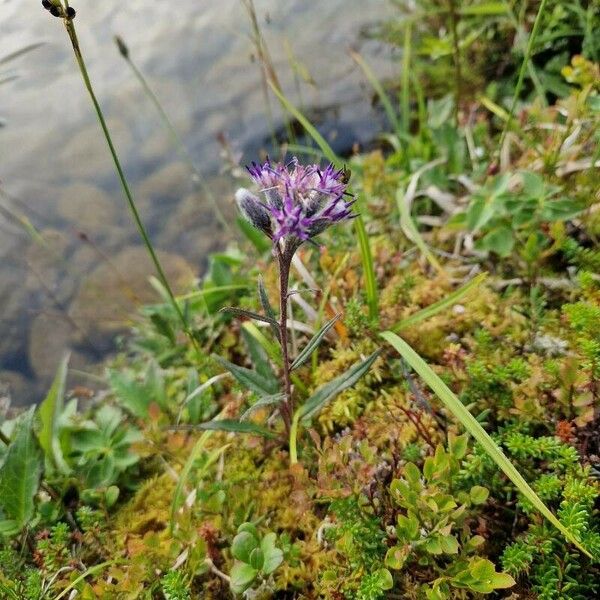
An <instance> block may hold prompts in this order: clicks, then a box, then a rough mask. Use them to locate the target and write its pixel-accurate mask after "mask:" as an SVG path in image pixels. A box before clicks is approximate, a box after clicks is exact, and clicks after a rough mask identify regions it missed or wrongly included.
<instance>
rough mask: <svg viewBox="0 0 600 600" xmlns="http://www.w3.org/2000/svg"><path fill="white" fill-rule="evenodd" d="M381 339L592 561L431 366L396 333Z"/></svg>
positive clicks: (510, 477)
mask: <svg viewBox="0 0 600 600" xmlns="http://www.w3.org/2000/svg"><path fill="white" fill-rule="evenodd" d="M381 337H382V338H383V339H384V340H385V341H386V342H388V344H390V345H391V346H392V347H393V348H394V349H395V350H397V352H398V353H399V354H400V355H401V356H402V358H404V360H405V361H406V362H407V363H408V364H409V365H410V366H411V367H412V368H413V369H414V370H415V372H416V373H418V375H419V376H420V377H421V378H422V379H423V381H425V383H426V384H427V385H428V386H429V387H430V388H431V389H432V390H433V392H434V393H435V394H436V395H437V396H438V398H439V399H440V400H441V401H442V402H443V403H444V405H445V406H446V408H447V409H448V410H450V411H451V412H452V414H453V415H454V416H455V417H456V418H457V419H458V420H459V421H460V422H461V423H462V425H463V427H464V428H465V429H466V430H467V431H468V432H469V433H470V434H471V435H472V436H473V437H474V438H475V439H476V440H477V441H478V442H479V443H480V444H481V446H482V447H483V448H484V450H485V451H486V452H487V453H488V455H489V456H490V458H492V459H493V460H494V462H495V463H496V464H497V465H498V466H499V467H500V469H502V471H504V473H505V474H506V476H507V477H508V478H509V479H510V480H511V481H512V482H513V483H514V484H515V486H516V487H517V489H518V490H519V491H520V492H521V494H523V496H525V498H527V500H529V502H530V503H531V504H532V505H533V506H535V508H536V509H537V510H538V511H539V512H540V513H541V514H542V515H544V517H546V518H547V519H548V520H549V521H550V522H551V523H552V524H553V525H554V526H555V527H556V528H557V529H558V530H559V531H560V532H561V533H562V534H563V535H564V536H565V538H566V539H567V540H569V541H570V542H572V543H573V544H574V545H575V546H577V548H579V550H581V552H583V553H584V554H585V555H587V556H589V557H590V558H591V555H590V554H589V553H588V552H587V550H586V549H585V548H584V547H583V546H582V545H581V543H580V542H579V541H578V540H577V538H576V537H575V536H574V535H573V534H572V533H571V532H570V531H569V530H568V529H566V527H564V525H563V524H562V523H561V522H560V521H559V520H558V519H557V518H556V517H555V516H554V514H553V513H552V512H551V511H550V509H548V508H547V507H546V505H545V504H544V503H543V502H542V501H541V500H540V498H539V496H538V495H537V494H536V493H535V492H534V491H533V489H532V488H531V487H530V486H529V484H528V483H527V482H526V481H525V479H523V476H522V475H521V474H520V473H519V471H518V470H517V469H516V468H515V467H514V465H513V464H512V463H511V462H510V460H508V458H507V457H506V456H505V455H504V452H502V450H501V449H500V447H499V446H498V445H497V444H496V442H494V440H493V439H492V438H491V437H490V435H489V434H488V433H487V432H486V431H485V429H483V427H482V426H481V425H480V424H479V422H478V421H477V419H475V417H474V416H473V415H472V414H471V413H470V412H469V411H468V410H467V408H466V407H465V406H464V404H463V403H462V402H461V401H460V400H459V399H458V398H457V397H456V395H455V394H454V393H453V392H452V391H451V390H450V388H448V386H447V385H446V384H445V383H444V382H443V381H442V380H441V379H440V377H439V376H438V375H437V374H436V373H435V372H434V371H433V370H432V369H431V367H430V366H429V365H428V364H427V363H426V362H425V361H424V360H423V359H422V358H421V357H420V356H419V355H418V354H417V353H416V352H415V351H414V350H413V349H412V348H411V347H410V346H409V345H408V344H407V343H406V342H405V341H404V340H403V339H402V338H400V337H399V336H397V335H396V334H395V333H393V332H392V331H384V332H383V333H382V334H381Z"/></svg>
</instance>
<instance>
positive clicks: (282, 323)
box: [277, 249, 294, 434]
mask: <svg viewBox="0 0 600 600" xmlns="http://www.w3.org/2000/svg"><path fill="white" fill-rule="evenodd" d="M277 258H278V259H279V338H280V339H279V341H280V343H281V353H282V358H283V392H284V395H285V399H284V401H283V402H282V405H281V416H282V417H283V421H284V423H285V429H286V431H287V433H288V434H289V433H290V426H291V421H292V415H293V413H294V404H293V400H292V382H291V377H290V372H291V371H290V358H289V350H288V332H287V309H288V286H289V279H290V265H291V263H292V257H291V256H289V253H288V252H286V251H283V252H282V251H281V250H280V249H278V250H277Z"/></svg>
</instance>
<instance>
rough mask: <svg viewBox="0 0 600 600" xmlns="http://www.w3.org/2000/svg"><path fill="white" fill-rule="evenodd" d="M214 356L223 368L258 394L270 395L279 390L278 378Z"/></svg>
mask: <svg viewBox="0 0 600 600" xmlns="http://www.w3.org/2000/svg"><path fill="white" fill-rule="evenodd" d="M213 358H214V359H215V360H216V361H217V362H218V363H219V364H220V365H221V366H222V367H223V368H225V369H227V370H228V371H229V372H230V373H231V374H232V375H233V376H234V377H235V379H236V380H237V381H238V382H239V383H240V384H241V385H243V386H244V387H245V388H246V389H248V390H250V391H252V392H254V393H255V394H258V395H259V396H269V395H271V394H274V393H276V392H277V390H278V387H279V385H278V383H277V381H276V380H268V379H267V378H266V377H263V376H262V375H261V374H260V373H257V372H256V371H252V370H251V369H246V368H245V367H240V366H238V365H234V364H233V363H231V362H229V361H228V360H225V359H224V358H221V357H220V356H217V355H213Z"/></svg>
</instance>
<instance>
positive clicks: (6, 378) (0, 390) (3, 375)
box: [0, 370, 36, 407]
mask: <svg viewBox="0 0 600 600" xmlns="http://www.w3.org/2000/svg"><path fill="white" fill-rule="evenodd" d="M3 395H6V396H7V397H8V399H9V400H10V405H11V406H12V407H15V406H27V405H28V404H31V403H32V402H34V401H35V399H36V386H35V382H33V381H32V380H31V379H30V378H28V377H25V375H23V374H22V373H19V372H18V371H9V370H6V371H0V396H3Z"/></svg>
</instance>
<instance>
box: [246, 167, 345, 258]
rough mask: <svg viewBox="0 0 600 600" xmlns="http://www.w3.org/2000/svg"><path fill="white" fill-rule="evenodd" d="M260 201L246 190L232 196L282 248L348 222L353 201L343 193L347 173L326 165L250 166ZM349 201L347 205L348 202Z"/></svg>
mask: <svg viewBox="0 0 600 600" xmlns="http://www.w3.org/2000/svg"><path fill="white" fill-rule="evenodd" d="M247 169H248V172H249V173H250V175H251V177H252V179H254V181H255V182H256V183H257V185H258V186H259V188H260V192H261V193H262V194H263V196H264V201H263V200H261V199H260V198H259V197H258V196H256V195H254V194H253V193H252V192H250V191H249V190H247V189H245V188H241V189H239V190H238V191H237V192H236V195H235V198H236V202H237V204H238V206H239V208H240V210H241V212H242V214H243V215H244V216H245V217H246V219H248V221H250V223H252V225H254V226H255V227H256V228H257V229H260V230H261V231H262V232H263V233H265V234H266V235H267V236H268V237H269V238H271V239H272V240H273V242H275V243H277V242H279V241H283V243H284V245H285V247H286V248H293V249H295V248H297V247H298V246H299V245H300V244H301V243H302V242H304V241H306V240H310V239H311V238H313V237H314V236H316V235H318V234H319V233H322V232H323V231H324V230H325V229H327V227H329V226H330V225H332V224H333V223H337V222H339V221H343V220H346V219H350V218H352V216H353V215H352V211H351V207H352V204H353V203H354V200H353V199H352V198H351V197H350V195H349V194H348V193H347V192H346V187H347V183H348V178H347V171H345V169H336V168H335V167H334V166H333V165H329V166H327V167H326V168H324V169H322V168H320V167H319V165H301V164H299V162H298V159H296V158H293V159H292V160H291V161H290V162H289V163H288V164H282V163H271V161H269V160H267V162H265V163H264V164H262V165H261V164H257V163H254V162H253V163H252V165H251V166H250V167H247ZM348 198H349V199H348Z"/></svg>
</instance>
